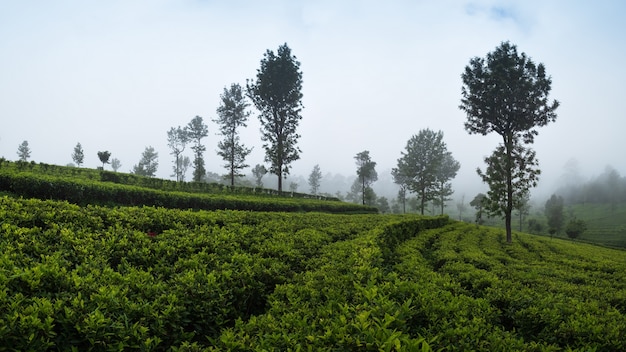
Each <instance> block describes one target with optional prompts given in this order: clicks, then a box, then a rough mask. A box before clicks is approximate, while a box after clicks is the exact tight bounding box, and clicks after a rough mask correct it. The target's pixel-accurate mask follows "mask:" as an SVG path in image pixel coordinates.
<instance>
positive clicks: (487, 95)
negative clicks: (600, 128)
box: [459, 42, 559, 242]
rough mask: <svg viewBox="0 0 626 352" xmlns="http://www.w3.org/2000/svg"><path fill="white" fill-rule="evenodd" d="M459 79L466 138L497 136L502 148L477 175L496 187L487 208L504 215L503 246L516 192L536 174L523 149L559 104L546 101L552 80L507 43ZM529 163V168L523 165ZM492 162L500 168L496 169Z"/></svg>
mask: <svg viewBox="0 0 626 352" xmlns="http://www.w3.org/2000/svg"><path fill="white" fill-rule="evenodd" d="M461 78H462V80H463V85H462V99H461V105H460V106H459V108H460V109H461V110H463V111H464V112H465V114H466V117H467V120H466V122H465V129H466V130H467V132H468V133H470V134H481V135H486V134H488V133H492V132H495V133H497V134H498V135H500V136H501V137H502V144H501V145H500V146H498V147H497V148H496V150H495V152H494V153H493V154H492V156H491V157H489V158H487V159H485V161H486V162H487V163H488V167H487V172H486V173H484V174H482V173H481V172H480V171H479V174H480V175H481V177H482V178H483V180H484V181H486V182H487V183H488V184H489V185H490V187H492V186H494V187H496V189H492V190H491V194H490V195H488V197H487V200H488V202H490V203H492V204H490V205H489V206H488V208H489V209H490V210H491V211H494V210H496V209H499V210H497V212H499V213H501V214H502V215H504V218H505V226H506V237H507V242H511V240H512V237H511V218H512V215H511V214H512V211H513V209H514V203H515V199H516V197H517V196H516V194H515V193H516V191H515V187H516V185H517V186H522V187H532V186H534V184H535V183H536V180H537V176H538V174H539V172H538V171H539V170H538V169H535V167H536V165H537V164H536V162H534V161H535V159H534V152H526V151H524V149H526V145H527V144H532V143H533V142H534V137H535V136H536V135H537V134H538V132H537V127H541V126H545V125H547V124H548V123H550V122H553V121H555V120H556V113H555V111H556V109H557V108H558V107H559V102H558V101H556V100H554V101H552V102H550V101H549V99H548V95H549V93H550V90H551V86H552V79H551V78H550V77H549V76H547V75H546V70H545V67H544V65H543V64H538V65H536V64H535V63H534V62H533V61H532V60H531V59H530V58H529V57H527V56H526V54H525V53H521V54H518V52H517V47H516V46H515V45H513V44H511V43H509V42H503V43H501V44H500V46H498V47H497V48H496V49H495V50H494V51H493V52H490V53H488V54H487V56H486V58H480V57H475V58H473V59H471V60H470V63H469V65H468V66H466V67H465V71H464V72H463V74H462V75H461ZM531 159H532V160H533V163H531V164H527V163H526V161H527V160H531ZM496 161H497V162H499V163H501V164H500V165H496V164H495V162H496ZM490 162H491V164H490ZM516 175H517V177H524V176H528V177H529V179H526V180H524V179H521V178H518V180H517V182H515V181H514V178H515V177H516ZM526 191H527V190H526ZM518 195H519V191H518Z"/></svg>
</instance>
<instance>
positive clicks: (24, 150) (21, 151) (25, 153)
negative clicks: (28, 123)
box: [17, 141, 30, 161]
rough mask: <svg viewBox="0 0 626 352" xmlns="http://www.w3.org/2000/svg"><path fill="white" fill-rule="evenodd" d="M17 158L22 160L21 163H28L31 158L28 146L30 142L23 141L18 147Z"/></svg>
mask: <svg viewBox="0 0 626 352" xmlns="http://www.w3.org/2000/svg"><path fill="white" fill-rule="evenodd" d="M17 156H18V157H19V158H20V161H28V159H29V158H30V147H29V146H28V141H23V142H22V144H20V145H19V146H18V147H17Z"/></svg>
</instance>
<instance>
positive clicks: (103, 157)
mask: <svg viewBox="0 0 626 352" xmlns="http://www.w3.org/2000/svg"><path fill="white" fill-rule="evenodd" d="M110 157H111V152H109V151H108V150H106V151H103V152H98V159H100V161H101V162H102V169H104V165H105V164H108V163H109V158H110Z"/></svg>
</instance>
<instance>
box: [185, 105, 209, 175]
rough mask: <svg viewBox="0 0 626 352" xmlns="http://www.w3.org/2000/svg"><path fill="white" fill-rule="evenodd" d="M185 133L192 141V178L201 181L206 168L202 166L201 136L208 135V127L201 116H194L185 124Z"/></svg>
mask: <svg viewBox="0 0 626 352" xmlns="http://www.w3.org/2000/svg"><path fill="white" fill-rule="evenodd" d="M186 130H187V135H188V137H189V140H190V141H191V142H193V145H192V146H191V149H193V153H194V159H193V167H194V169H193V180H194V181H196V182H200V181H202V178H203V177H204V175H206V169H205V168H204V158H203V155H204V151H205V150H206V147H205V146H203V145H202V138H204V137H206V136H208V135H209V129H208V127H207V125H205V124H204V122H203V120H202V117H200V116H196V117H194V118H193V119H191V121H190V122H189V124H188V125H187V128H186Z"/></svg>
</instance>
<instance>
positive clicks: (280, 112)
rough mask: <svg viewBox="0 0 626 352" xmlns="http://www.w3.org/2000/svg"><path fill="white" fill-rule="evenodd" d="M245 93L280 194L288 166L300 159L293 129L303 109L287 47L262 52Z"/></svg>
mask: <svg viewBox="0 0 626 352" xmlns="http://www.w3.org/2000/svg"><path fill="white" fill-rule="evenodd" d="M247 94H248V97H250V100H252V102H253V103H254V106H255V107H256V108H257V109H258V110H259V112H260V114H259V120H260V121H261V125H262V127H261V140H262V141H263V142H264V144H263V148H264V149H265V161H267V162H268V163H270V169H269V172H270V173H272V174H274V175H277V176H278V190H279V191H282V179H283V176H284V175H288V174H289V165H290V164H291V163H292V162H293V161H295V160H298V159H300V153H301V150H300V148H299V147H298V146H297V145H296V144H297V142H298V138H300V135H299V134H298V133H297V132H296V129H297V127H298V124H299V123H300V120H301V119H302V116H301V115H300V112H301V111H302V108H303V106H302V72H301V71H300V62H298V61H297V59H296V57H295V56H293V55H291V49H289V47H288V46H287V44H283V45H281V46H280V47H279V48H278V51H277V53H276V54H274V52H273V51H270V50H268V51H267V52H266V53H265V55H264V57H263V59H262V60H261V67H260V68H259V69H258V70H257V76H256V81H248V83H247Z"/></svg>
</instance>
